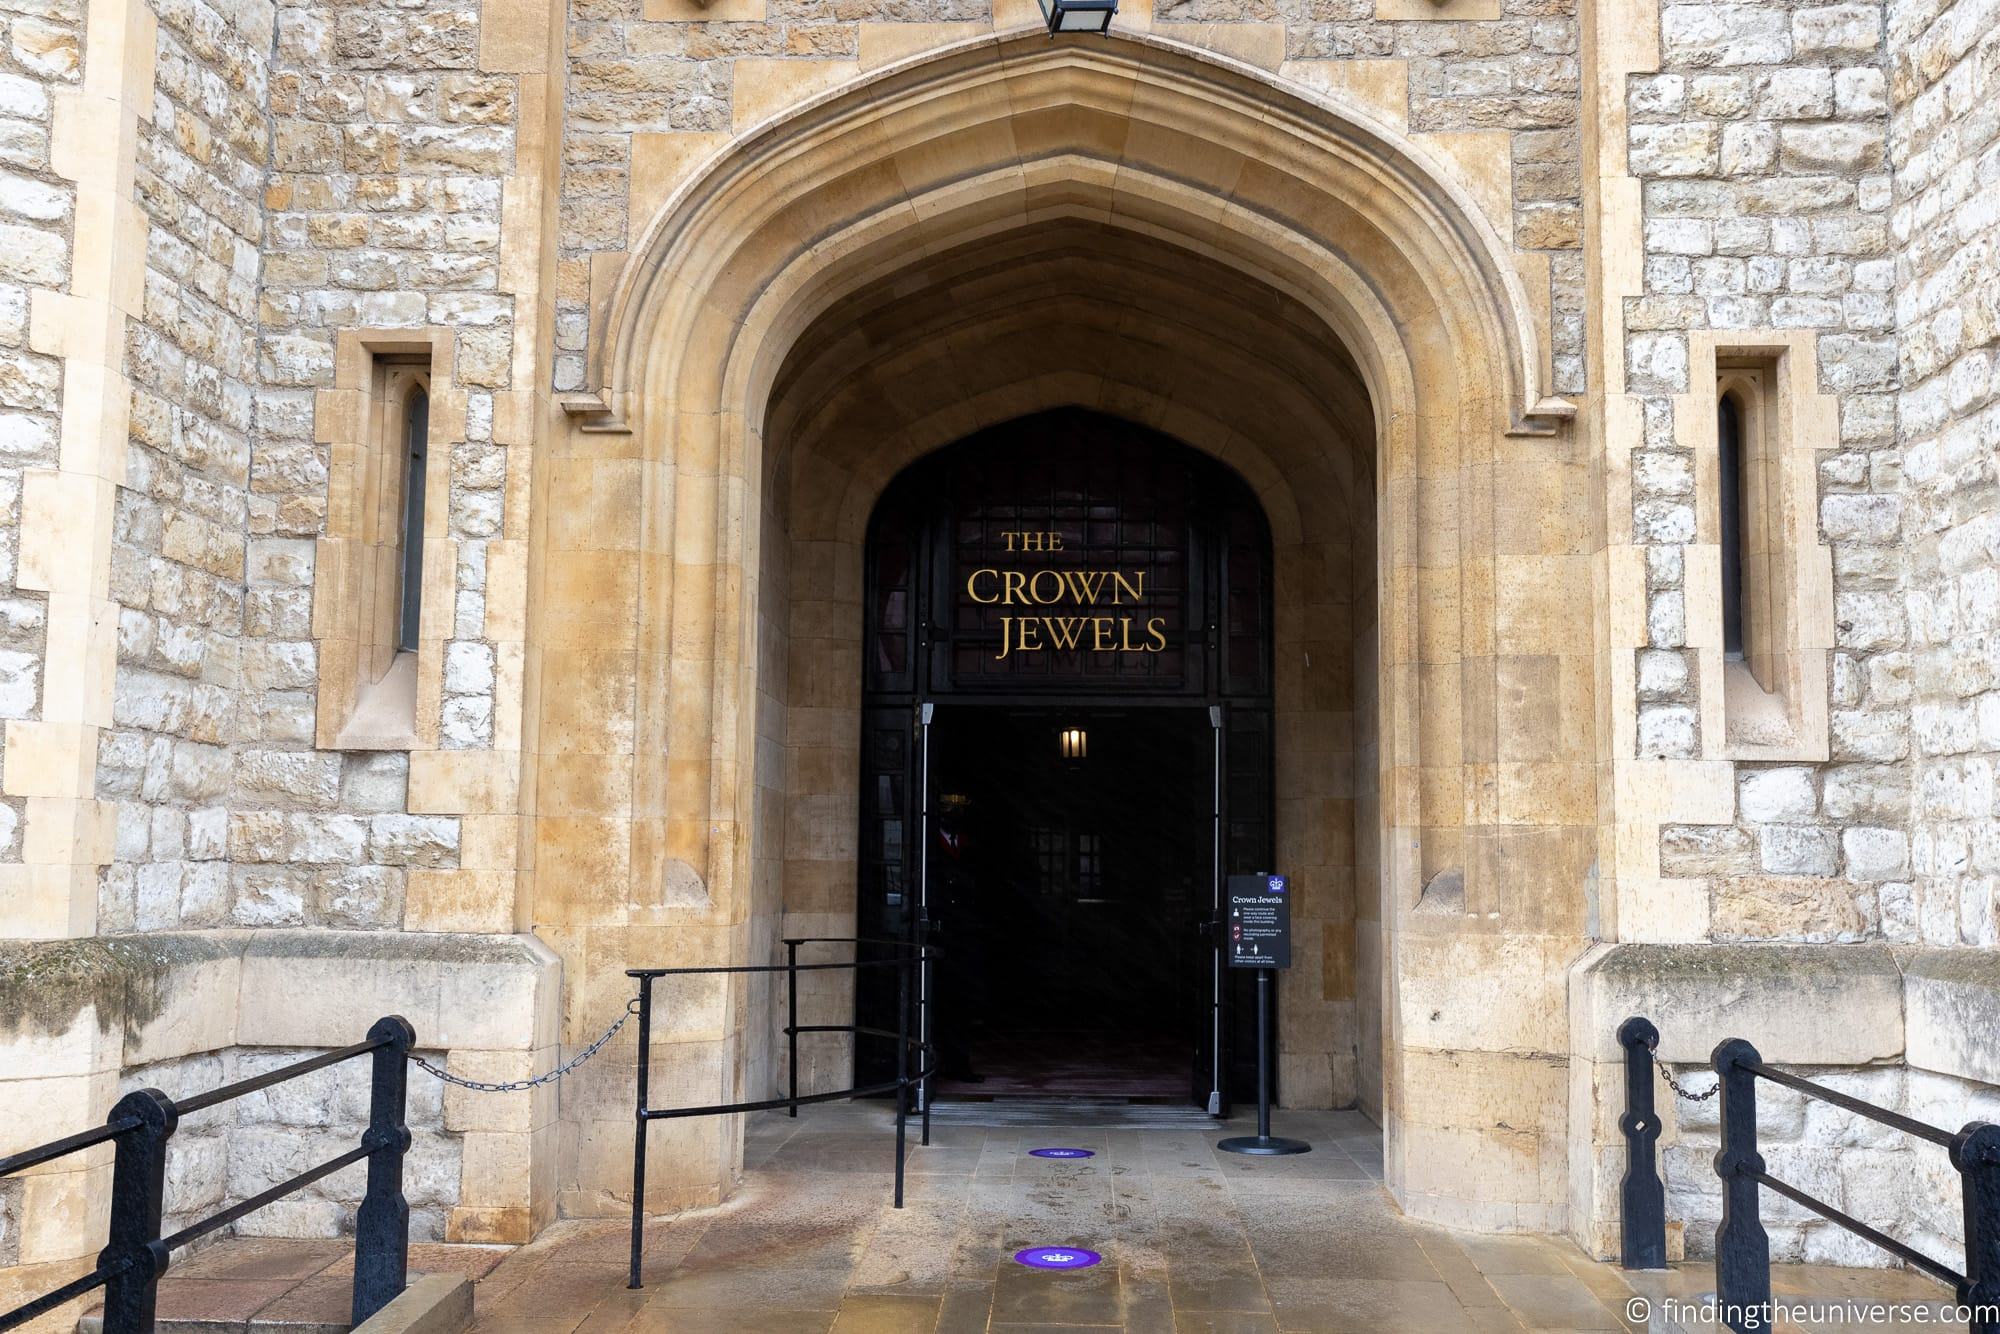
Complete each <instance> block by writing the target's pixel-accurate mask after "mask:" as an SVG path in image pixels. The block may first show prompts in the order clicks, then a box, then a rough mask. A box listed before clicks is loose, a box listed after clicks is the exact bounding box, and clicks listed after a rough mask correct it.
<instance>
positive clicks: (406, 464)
mask: <svg viewBox="0 0 2000 1334" xmlns="http://www.w3.org/2000/svg"><path fill="white" fill-rule="evenodd" d="M430 417H431V400H430V395H428V394H426V393H425V392H424V391H423V389H422V388H420V387H419V388H414V389H412V390H411V391H410V398H409V402H408V404H407V405H406V406H405V408H404V410H403V456H404V457H403V525H402V536H403V552H402V556H403V570H402V605H401V607H400V608H399V611H400V619H399V621H398V625H397V631H396V647H397V648H399V649H403V650H407V651H411V652H414V651H415V650H416V647H417V628H418V625H419V624H420V623H421V621H422V620H423V602H424V475H425V471H426V467H427V465H428V463H429V459H428V453H429V442H430Z"/></svg>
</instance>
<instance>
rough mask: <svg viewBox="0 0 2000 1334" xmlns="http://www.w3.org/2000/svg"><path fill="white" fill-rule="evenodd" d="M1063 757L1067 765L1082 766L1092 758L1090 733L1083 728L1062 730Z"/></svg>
mask: <svg viewBox="0 0 2000 1334" xmlns="http://www.w3.org/2000/svg"><path fill="white" fill-rule="evenodd" d="M1062 757H1063V761H1064V762H1065V763H1067V764H1081V763H1083V761H1085V760H1087V759H1089V758H1090V733H1088V732H1086V731H1084V730H1083V729H1082V728H1081V727H1065V728H1063V730H1062Z"/></svg>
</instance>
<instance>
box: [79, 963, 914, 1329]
mask: <svg viewBox="0 0 2000 1334" xmlns="http://www.w3.org/2000/svg"><path fill="white" fill-rule="evenodd" d="M782 943H783V944H784V946H785V962H784V963H778V964H718V965H716V966H714V967H709V968H703V967H693V968H628V969H626V970H625V976H627V977H630V978H633V979H636V980H637V981H638V983H639V998H638V1001H637V1003H636V1008H637V1013H638V1016H639V1060H638V1072H637V1076H636V1081H635V1082H636V1083H637V1085H638V1089H637V1106H636V1107H635V1109H634V1113H633V1131H632V1252H631V1274H630V1277H629V1279H628V1281H627V1283H626V1285H625V1286H626V1287H628V1288H639V1287H642V1286H644V1285H643V1284H642V1283H641V1282H640V1281H639V1266H640V1261H641V1259H642V1258H643V1252H644V1245H645V1223H646V1127H647V1126H648V1125H649V1124H651V1123H652V1122H654V1121H673V1120H685V1119H687V1118H689V1117H695V1116H728V1115H734V1114H736V1113H739V1112H768V1111H776V1110H777V1109H778V1108H780V1107H783V1108H785V1109H786V1110H787V1111H788V1112H789V1113H790V1114H791V1115H793V1116H797V1115H798V1109H799V1108H801V1107H809V1106H812V1105H813V1104H815V1103H822V1102H834V1101H837V1100H839V1099H842V1098H865V1097H872V1096H874V1095H875V1094H878V1093H889V1092H892V1091H893V1092H894V1093H895V1095H896V1165H895V1181H896V1186H895V1207H896V1208H898V1209H900V1208H902V1207H903V1167H904V1160H905V1159H906V1157H907V1156H908V1140H907V1136H908V1120H909V1102H910V1090H911V1089H912V1088H916V1089H918V1090H920V1102H921V1106H922V1114H923V1139H922V1142H923V1143H924V1144H929V1143H930V1142H931V1108H930V1081H931V1077H932V1076H933V1075H934V1074H936V1073H937V1060H936V1046H935V1044H934V1043H933V1042H932V1041H931V1040H930V1039H929V1038H928V1037H927V1036H924V1035H923V1034H922V1033H920V1034H919V1035H918V1036H915V1037H912V1036H911V1034H910V1030H909V1023H910V977H911V974H912V973H917V974H920V976H921V979H922V988H923V997H924V998H925V1001H927V1000H928V998H929V995H930V979H931V965H932V964H933V963H934V962H935V961H936V959H937V953H938V952H937V949H936V947H934V946H932V945H929V944H925V943H922V942H921V941H908V940H881V939H875V938H872V937H868V936H794V937H790V938H787V939H786V940H784V941H783V942H782ZM801 945H853V946H856V947H859V946H863V945H870V946H882V947H888V948H891V949H894V950H896V951H897V953H896V954H895V955H894V956H892V957H890V958H886V959H862V958H860V957H858V949H857V957H856V958H852V959H844V960H840V961H838V962H835V963H800V962H799V946H801ZM882 967H893V968H895V969H896V986H897V1004H896V1028H895V1031H894V1032H891V1031H889V1030H887V1029H880V1028H873V1027H869V1026H867V1025H863V1024H858V1023H856V1024H812V1025H802V1024H800V1023H799V985H798V975H799V974H800V973H809V972H824V971H831V970H835V969H844V970H848V971H854V972H858V971H859V970H861V969H863V968H882ZM745 973H749V974H777V973H783V974H784V975H785V993H786V996H785V1008H786V1014H787V1016H788V1019H789V1022H788V1023H787V1024H786V1025H785V1030H784V1031H785V1035H786V1038H787V1039H788V1041H789V1043H790V1066H791V1081H790V1085H789V1087H788V1089H787V1093H786V1096H785V1097H782V1098H759V1099H756V1100H754V1101H751V1102H729V1103H716V1104H712V1105H709V1106H703V1107H653V1106H650V1105H648V1104H649V1099H650V1097H651V1094H652V1049H653V983H654V982H655V981H656V980H658V979H659V978H662V977H691V976H705V975H713V976H731V975H741V974H745ZM928 1029H929V1021H928V1012H927V1011H926V1016H925V1022H924V1030H923V1032H924V1033H927V1032H928ZM800 1033H849V1034H853V1035H854V1036H856V1037H877V1038H886V1039H890V1040H893V1041H894V1042H895V1044H896V1077H895V1078H894V1079H890V1080H883V1081H882V1082H880V1083H875V1084H867V1085H857V1086H856V1087H853V1088H844V1089H835V1090H833V1091H831V1092H827V1093H806V1094H801V1093H800V1092H799V1039H798V1035H799V1034H800ZM912 1049H915V1051H916V1052H917V1055H918V1069H917V1070H916V1071H914V1072H912V1071H911V1069H910V1066H909V1059H910V1052H911V1050H912ZM107 1334H109V1332H108V1331H107Z"/></svg>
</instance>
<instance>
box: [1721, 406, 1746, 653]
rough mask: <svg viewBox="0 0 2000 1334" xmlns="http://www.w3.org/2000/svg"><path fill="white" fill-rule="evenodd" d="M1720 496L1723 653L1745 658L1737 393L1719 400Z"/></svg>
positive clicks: (1740, 420)
mask: <svg viewBox="0 0 2000 1334" xmlns="http://www.w3.org/2000/svg"><path fill="white" fill-rule="evenodd" d="M1715 433H1716V456H1717V457H1716V472H1717V474H1718V476H1717V481H1718V482H1719V486H1718V494H1717V500H1718V502H1719V508H1720V511H1721V512H1720V514H1719V515H1718V516H1717V517H1718V518H1719V520H1720V524H1719V530H1720V532H1719V537H1720V542H1721V546H1722V653H1723V656H1724V657H1725V658H1728V659H1730V660H1732V661H1739V662H1740V661H1742V659H1743V491H1744V487H1743V407H1742V404H1741V403H1740V402H1738V401H1737V397H1736V395H1735V394H1733V393H1729V394H1722V395H1720V396H1718V397H1717V399H1716V404H1715Z"/></svg>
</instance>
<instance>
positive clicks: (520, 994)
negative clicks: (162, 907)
mask: <svg viewBox="0 0 2000 1334" xmlns="http://www.w3.org/2000/svg"><path fill="white" fill-rule="evenodd" d="M561 971H562V965H561V962H560V960H559V959H558V958H557V957H556V955H555V954H554V953H553V952H552V951H551V950H550V949H549V948H548V947H547V946H546V945H544V944H542V942H540V941H539V940H536V939H535V938H534V937H533V936H527V935H467V934H447V933H418V932H390V931H325V930H304V929H301V930H281V931H199V932H155V933H151V934H146V935H133V936H114V937H98V938H94V939H88V940H67V941H6V942H0V1016H4V1018H0V1046H4V1047H5V1048H6V1049H7V1050H8V1052H9V1055H10V1057H19V1058H20V1059H21V1066H20V1068H22V1069H23V1070H32V1071H33V1073H34V1074H36V1075H40V1076H49V1075H64V1074H80V1073H84V1072H86V1071H89V1070H95V1069H106V1068H110V1069H116V1068H120V1067H123V1066H131V1065H139V1064H145V1063H149V1062H153V1061H161V1060H169V1059H173V1058H175V1057H180V1056H186V1055H190V1054H192V1053H194V1052H201V1051H213V1050H216V1049H218V1048H221V1047H229V1046H237V1045H244V1046H287V1047H331V1046H341V1045H345V1044H346V1043H349V1042H354V1041H358V1040H359V1039H360V1037H361V1036H362V1035H363V1034H364V1033H366V1032H367V1030H368V1027H369V1025H370V1024H372V1023H374V1021H375V1020H376V1019H378V1018H380V1017H381V1016H383V1015H385V1014H401V1015H403V1016H404V1017H405V1018H407V1019H408V1020H409V1021H410V1022H411V1023H412V1024H413V1025H415V1026H416V1030H417V1040H418V1042H419V1044H420V1045H422V1046H425V1047H430V1048H439V1047H444V1048H471V1049H476V1050H489V1051H515V1050H523V1051H526V1050H535V1049H538V1048H543V1047H547V1046H550V1045H552V1044H553V1043H554V1042H555V1041H556V1024H557V1019H558V1016H559V1013H560V1005H559V997H558V991H559V988H560V984H561ZM10 1064H11V1062H10Z"/></svg>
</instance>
